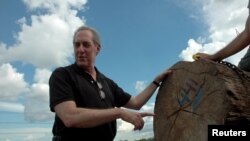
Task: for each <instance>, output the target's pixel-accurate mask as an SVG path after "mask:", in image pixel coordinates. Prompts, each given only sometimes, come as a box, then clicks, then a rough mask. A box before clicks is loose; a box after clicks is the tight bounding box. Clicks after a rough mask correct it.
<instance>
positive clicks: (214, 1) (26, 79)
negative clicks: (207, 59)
mask: <svg viewBox="0 0 250 141" xmlns="http://www.w3.org/2000/svg"><path fill="white" fill-rule="evenodd" d="M247 3H248V0H240V1H236V0H105V1H104V0H53V1H51V0H19V1H17V0H15V1H14V0H11V1H10V0H1V1H0V19H1V26H0V31H1V32H0V140H1V141H47V140H51V136H52V134H51V128H52V125H53V121H54V113H52V112H50V110H49V86H48V80H49V77H50V75H51V73H52V71H53V70H54V69H55V68H57V67H60V66H67V65H69V64H72V63H74V56H73V46H72V36H73V32H74V30H75V29H76V28H77V27H79V26H81V25H87V26H91V27H94V28H95V29H96V30H97V31H98V32H99V34H100V36H101V44H102V48H101V52H100V54H99V55H98V56H97V60H96V67H97V68H98V69H99V70H100V71H101V72H102V73H104V74H105V75H106V76H108V77H110V78H111V79H113V80H114V81H115V82H116V83H117V84H118V85H119V86H120V87H122V88H123V89H124V90H125V91H127V92H129V93H131V94H132V95H136V94H137V93H139V92H140V91H141V90H143V88H145V86H146V85H148V84H149V83H151V81H152V80H153V79H154V77H155V76H156V75H158V74H159V73H161V72H162V71H164V70H165V69H167V68H170V67H171V66H172V65H174V64H175V63H177V62H178V61H193V60H192V55H193V54H195V53H197V52H205V53H210V54H212V53H215V52H216V51H218V50H219V49H221V48H223V47H224V46H225V45H226V44H228V43H229V42H230V41H231V40H232V39H233V38H235V37H236V36H237V34H238V33H239V32H241V31H242V30H243V29H244V25H245V21H246V19H247V16H248V9H247ZM246 49H247V48H246ZM246 49H244V50H243V51H241V52H239V53H237V54H236V55H234V56H232V57H229V58H227V59H226V61H229V62H231V63H233V64H235V65H237V64H238V62H239V60H240V58H241V57H242V56H243V55H244V53H245V52H246ZM156 94H157V91H156V92H155V94H154V96H153V97H152V98H151V99H150V100H149V101H148V103H147V104H146V105H145V106H143V107H142V109H141V110H140V111H149V112H153V110H154V102H155V96H156ZM144 120H145V127H144V129H143V130H141V131H133V126H132V125H131V124H129V123H126V122H123V121H121V120H118V125H117V127H118V132H117V136H116V138H115V140H116V141H119V140H124V139H128V140H131V141H132V140H135V139H140V138H149V137H153V118H145V119H144Z"/></svg>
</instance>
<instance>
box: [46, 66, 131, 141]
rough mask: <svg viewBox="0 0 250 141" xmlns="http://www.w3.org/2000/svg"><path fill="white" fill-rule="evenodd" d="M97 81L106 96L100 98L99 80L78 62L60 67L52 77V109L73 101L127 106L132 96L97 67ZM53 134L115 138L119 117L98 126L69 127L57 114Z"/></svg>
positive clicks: (96, 140)
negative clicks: (62, 103) (79, 65)
mask: <svg viewBox="0 0 250 141" xmlns="http://www.w3.org/2000/svg"><path fill="white" fill-rule="evenodd" d="M96 71H97V82H98V83H100V84H101V87H102V88H101V90H102V91H103V92H104V94H105V98H104V99H102V98H101V97H100V92H99V90H100V87H98V85H97V82H96V81H95V80H94V79H93V78H92V77H91V76H90V75H89V74H88V73H86V72H85V71H84V70H83V69H82V68H80V67H78V66H77V65H76V64H72V65H70V66H67V67H60V68H57V69H56V70H55V71H54V72H53V73H52V75H51V77H50V80H49V87H50V109H51V111H53V112H54V107H55V105H57V104H59V103H61V102H64V101H68V100H73V101H75V103H76V105H77V107H83V108H93V109H107V108H113V107H121V106H124V105H125V104H126V103H127V102H128V101H129V99H130V97H131V95H129V94H128V93H126V92H124V91H123V90H122V89H121V88H120V87H119V86H118V85H117V84H116V83H115V82H114V81H112V80H111V79H109V78H107V77H106V76H104V75H103V74H102V73H100V72H99V71H98V70H97V69H96ZM52 132H53V134H54V135H57V136H60V137H61V139H62V141H72V140H74V141H77V140H81V141H83V140H84V141H85V140H86V141H88V140H90V141H100V140H103V141H112V140H113V139H114V137H115V135H116V120H114V121H112V122H110V123H106V124H103V125H100V126H97V127H94V128H67V127H65V125H64V124H63V122H62V121H61V120H60V118H59V117H58V116H55V122H54V126H53V131H52Z"/></svg>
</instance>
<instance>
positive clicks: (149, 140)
mask: <svg viewBox="0 0 250 141" xmlns="http://www.w3.org/2000/svg"><path fill="white" fill-rule="evenodd" d="M120 141H128V140H120ZM135 141H154V138H148V139H139V140H135Z"/></svg>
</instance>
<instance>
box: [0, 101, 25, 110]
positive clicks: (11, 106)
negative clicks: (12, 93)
mask: <svg viewBox="0 0 250 141" xmlns="http://www.w3.org/2000/svg"><path fill="white" fill-rule="evenodd" d="M0 111H7V112H17V113H23V111H24V106H23V105H22V104H20V103H14V102H1V101H0Z"/></svg>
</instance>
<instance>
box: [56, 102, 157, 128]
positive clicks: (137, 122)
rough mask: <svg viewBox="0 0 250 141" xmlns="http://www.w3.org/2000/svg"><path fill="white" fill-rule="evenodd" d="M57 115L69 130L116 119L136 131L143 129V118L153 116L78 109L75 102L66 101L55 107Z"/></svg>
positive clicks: (111, 110)
mask: <svg viewBox="0 0 250 141" xmlns="http://www.w3.org/2000/svg"><path fill="white" fill-rule="evenodd" d="M54 110H55V113H56V114H57V116H58V117H59V118H60V119H61V120H62V121H63V123H64V125H65V126H66V127H68V128H71V127H74V128H91V127H96V126H99V125H102V124H105V123H108V122H111V121H113V120H115V119H119V118H121V119H122V120H124V121H126V122H129V123H131V124H133V125H134V130H140V129H142V128H143V125H144V121H143V119H142V117H144V116H153V114H151V113H146V112H144V113H137V112H132V111H129V110H126V109H120V108H110V109H88V108H80V107H77V106H76V104H75V102H74V101H65V102H62V103H59V104H57V105H56V106H55V107H54Z"/></svg>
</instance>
